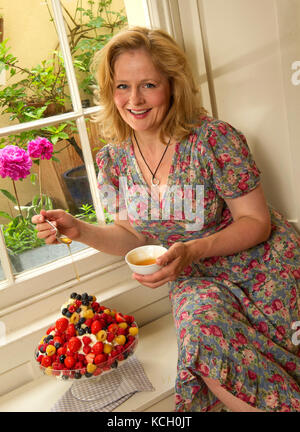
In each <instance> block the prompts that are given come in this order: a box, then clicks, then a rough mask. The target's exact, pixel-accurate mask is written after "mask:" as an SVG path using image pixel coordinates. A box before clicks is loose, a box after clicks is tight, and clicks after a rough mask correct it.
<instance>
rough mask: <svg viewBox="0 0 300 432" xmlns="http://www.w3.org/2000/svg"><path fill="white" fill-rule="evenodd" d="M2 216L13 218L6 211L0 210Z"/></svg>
mask: <svg viewBox="0 0 300 432" xmlns="http://www.w3.org/2000/svg"><path fill="white" fill-rule="evenodd" d="M0 216H1V217H4V218H6V219H9V220H13V218H12V217H11V216H10V215H9V214H8V213H6V212H4V211H0Z"/></svg>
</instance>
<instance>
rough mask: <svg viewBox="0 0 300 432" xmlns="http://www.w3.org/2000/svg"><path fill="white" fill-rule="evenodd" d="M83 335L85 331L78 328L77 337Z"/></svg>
mask: <svg viewBox="0 0 300 432" xmlns="http://www.w3.org/2000/svg"><path fill="white" fill-rule="evenodd" d="M84 334H85V330H84V329H83V328H80V329H79V330H78V335H79V336H83V335H84Z"/></svg>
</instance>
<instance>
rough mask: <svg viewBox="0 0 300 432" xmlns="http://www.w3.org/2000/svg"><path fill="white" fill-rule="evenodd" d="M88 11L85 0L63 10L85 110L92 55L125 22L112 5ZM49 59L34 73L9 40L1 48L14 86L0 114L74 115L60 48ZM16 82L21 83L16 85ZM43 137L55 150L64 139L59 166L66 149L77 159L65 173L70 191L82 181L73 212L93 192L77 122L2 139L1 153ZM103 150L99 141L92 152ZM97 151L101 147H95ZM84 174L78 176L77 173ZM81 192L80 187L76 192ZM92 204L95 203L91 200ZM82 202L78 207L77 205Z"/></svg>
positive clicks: (101, 1) (1, 100)
mask: <svg viewBox="0 0 300 432" xmlns="http://www.w3.org/2000/svg"><path fill="white" fill-rule="evenodd" d="M86 4H87V5H86V6H85V7H84V6H83V2H82V1H81V0H77V5H76V8H75V11H74V13H73V14H72V13H71V12H70V11H69V10H68V9H67V8H66V7H65V6H64V5H62V7H63V12H64V19H65V22H66V27H67V33H68V39H69V43H70V49H71V53H72V56H73V62H74V66H75V70H76V71H77V75H78V82H79V87H80V90H81V93H82V99H83V101H84V104H85V105H89V103H90V101H91V98H92V96H93V92H94V89H95V85H96V83H95V81H94V78H93V76H92V74H91V73H90V70H89V69H90V63H91V59H92V58H93V56H94V53H95V52H96V51H98V50H99V49H101V48H102V47H103V46H104V45H105V44H106V43H107V42H108V41H109V39H110V38H111V37H112V36H113V34H114V33H115V32H116V31H118V30H120V29H121V28H122V27H124V26H125V25H126V23H127V19H126V16H125V15H124V14H123V13H122V11H121V12H115V11H112V10H111V4H112V0H96V1H93V0H89V1H88V2H87V3H86ZM46 5H47V7H48V10H49V14H50V20H51V21H53V18H52V15H51V9H50V7H49V5H48V1H46ZM49 54H50V57H49V58H48V59H47V60H43V61H41V63H40V64H38V65H36V66H35V67H33V68H27V67H24V66H23V65H21V64H20V62H19V60H18V59H17V58H16V57H15V56H14V55H13V54H12V53H11V52H10V48H9V46H8V40H4V41H3V42H2V43H0V72H1V71H2V70H3V69H6V70H7V72H8V75H9V78H13V80H14V83H13V84H10V85H7V86H5V87H4V88H3V89H1V90H0V111H1V113H2V114H9V120H17V121H18V122H20V123H23V122H26V121H30V120H37V119H40V118H43V117H46V116H49V115H54V114H58V113H61V112H67V111H69V110H71V101H70V97H69V95H68V91H67V79H66V73H65V68H64V63H63V59H62V56H61V54H60V52H59V51H58V49H55V50H54V51H53V52H52V53H49ZM16 77H19V78H20V79H19V80H18V81H16ZM38 136H43V137H45V138H47V139H48V140H49V141H51V142H52V143H53V144H54V145H55V144H57V143H58V142H61V141H62V140H64V143H66V146H65V145H63V146H62V147H61V149H58V148H57V149H54V152H53V156H52V160H53V161H55V162H58V161H59V158H60V156H61V155H60V153H61V152H63V151H64V150H65V148H66V147H69V146H71V148H72V149H74V151H75V153H76V155H77V156H78V161H80V163H78V169H74V168H77V166H75V167H74V166H73V167H71V168H72V169H71V170H67V171H66V173H65V174H64V173H62V176H63V178H64V181H65V183H66V184H67V187H68V183H69V182H68V180H70V181H71V182H74V179H75V181H76V182H77V181H81V182H84V184H85V186H84V195H83V196H82V197H80V198H79V200H77V198H76V197H75V196H74V193H73V190H74V189H72V188H71V190H70V194H71V196H72V194H73V197H74V198H73V199H74V201H75V207H77V208H78V206H79V205H80V204H81V203H82V202H84V201H85V196H86V193H87V191H89V187H88V181H87V178H86V172H85V167H84V161H83V155H82V150H81V148H80V145H79V144H78V142H77V139H76V127H75V124H74V123H73V122H64V123H62V124H60V125H58V126H49V127H43V128H41V129H39V130H32V131H26V132H22V133H20V134H19V135H11V136H9V137H5V138H2V139H1V140H0V148H1V147H4V146H5V145H7V144H14V145H18V146H19V147H21V148H26V145H27V143H28V141H31V140H33V139H35V138H36V137H38ZM101 145H103V142H101V139H100V138H98V143H97V144H96V146H95V147H94V150H97V148H100V147H101ZM97 146H98V147H97ZM78 170H79V171H81V172H82V175H78V174H77V171H78ZM77 189H78V188H77ZM88 202H90V203H91V202H92V200H91V197H90V198H88ZM79 203H80V204H79Z"/></svg>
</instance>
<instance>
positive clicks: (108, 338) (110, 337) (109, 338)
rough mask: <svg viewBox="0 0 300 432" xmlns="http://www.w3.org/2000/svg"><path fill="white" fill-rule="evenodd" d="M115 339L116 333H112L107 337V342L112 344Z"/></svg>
mask: <svg viewBox="0 0 300 432" xmlns="http://www.w3.org/2000/svg"><path fill="white" fill-rule="evenodd" d="M114 337H115V334H114V333H111V332H110V333H107V336H106V340H107V342H112V341H113V340H114Z"/></svg>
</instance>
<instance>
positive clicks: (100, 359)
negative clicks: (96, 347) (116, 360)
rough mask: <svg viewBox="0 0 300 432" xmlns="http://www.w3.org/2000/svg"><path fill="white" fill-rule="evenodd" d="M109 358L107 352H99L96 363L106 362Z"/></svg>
mask: <svg viewBox="0 0 300 432" xmlns="http://www.w3.org/2000/svg"><path fill="white" fill-rule="evenodd" d="M106 360H107V355H106V354H97V355H96V357H95V359H94V363H95V364H96V365H98V364H100V363H104V362H106Z"/></svg>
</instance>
